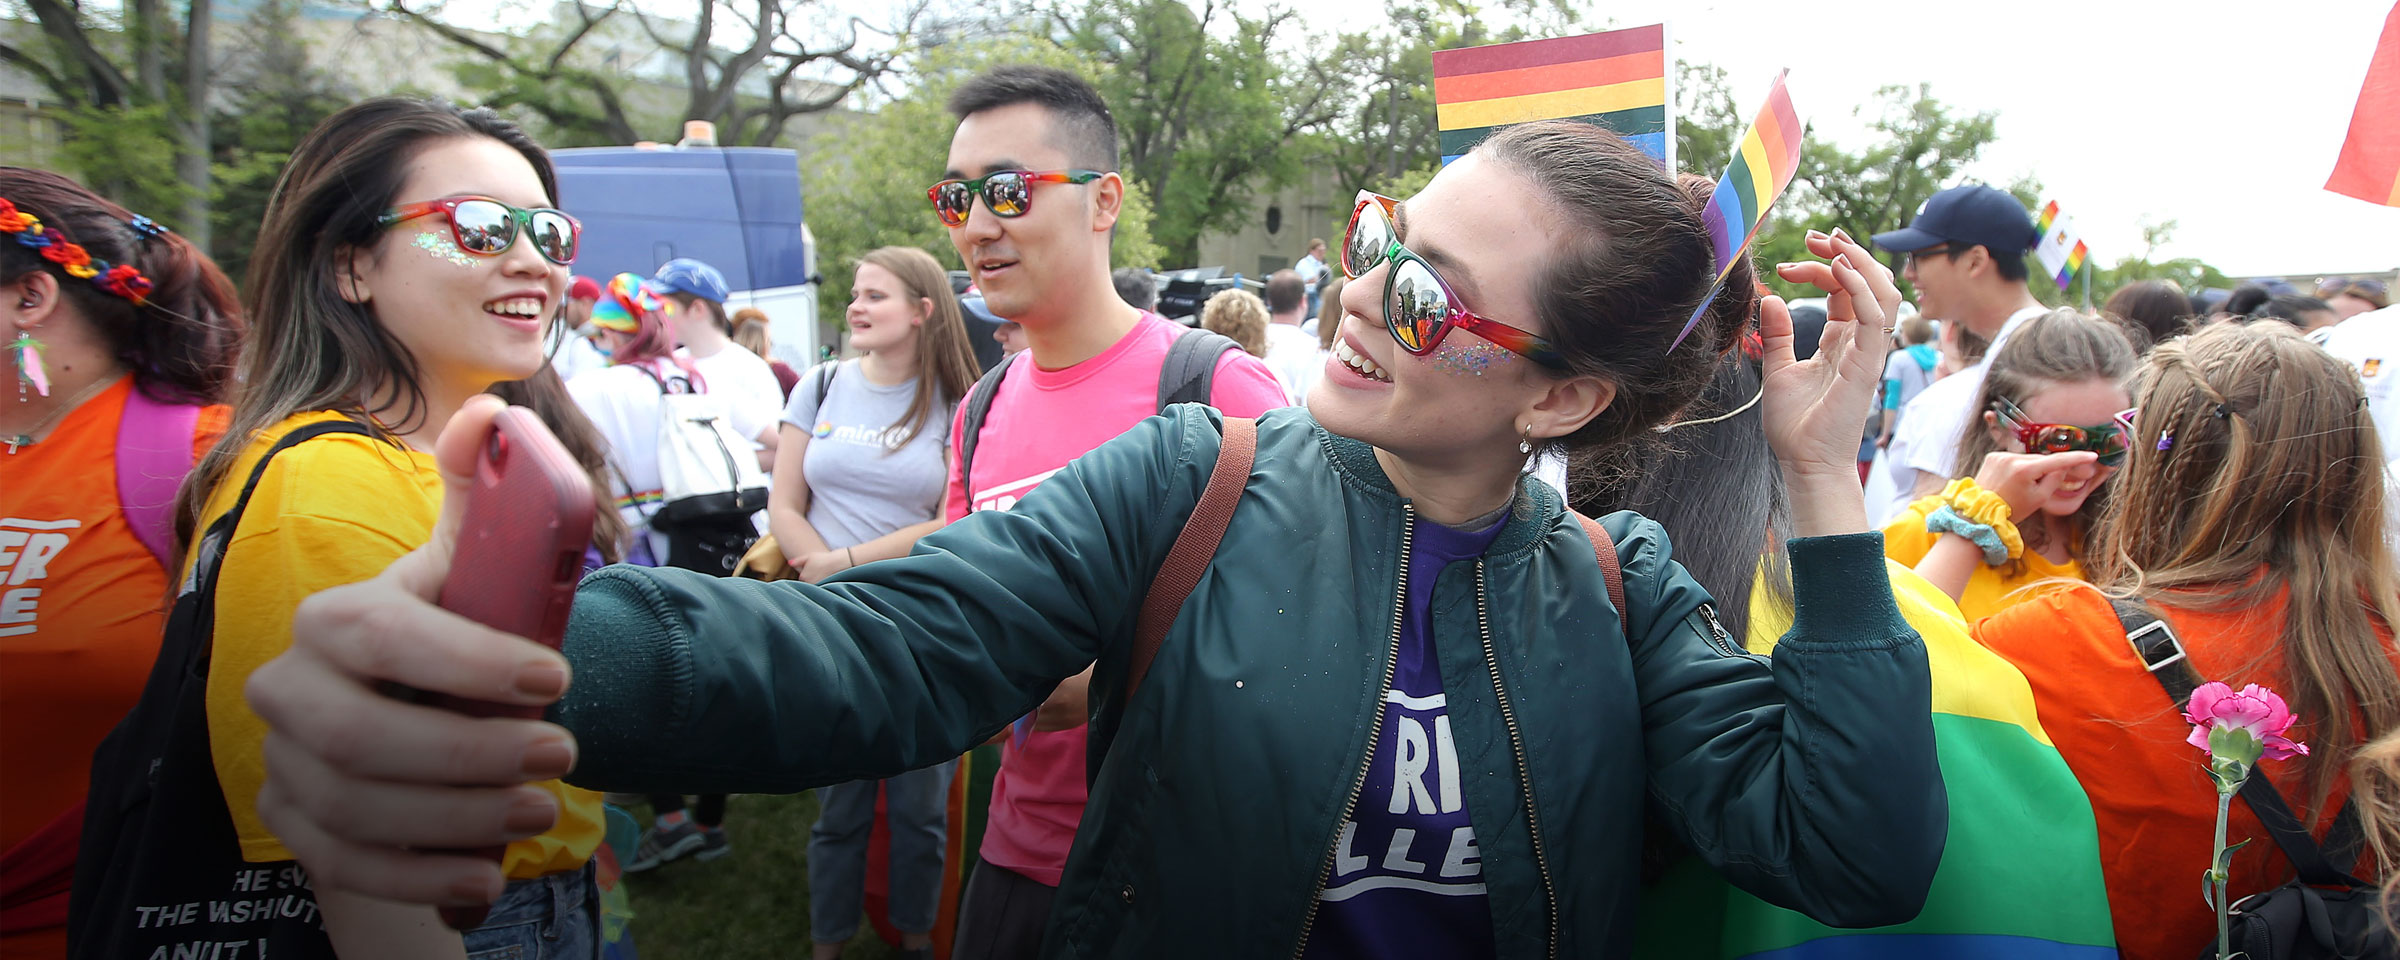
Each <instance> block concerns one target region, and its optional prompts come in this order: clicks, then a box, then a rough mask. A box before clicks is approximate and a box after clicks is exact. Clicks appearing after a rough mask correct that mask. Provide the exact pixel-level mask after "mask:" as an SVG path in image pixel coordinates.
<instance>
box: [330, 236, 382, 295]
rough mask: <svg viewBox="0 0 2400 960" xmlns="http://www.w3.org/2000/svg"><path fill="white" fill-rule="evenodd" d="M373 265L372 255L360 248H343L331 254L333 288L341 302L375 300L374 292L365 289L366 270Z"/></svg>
mask: <svg viewBox="0 0 2400 960" xmlns="http://www.w3.org/2000/svg"><path fill="white" fill-rule="evenodd" d="M374 263H375V258H374V255H373V254H371V253H368V252H367V251H366V249H365V248H362V247H344V248H342V249H340V250H337V251H334V254H333V287H334V290H335V291H336V292H338V293H340V294H341V297H342V299H343V300H347V301H349V302H351V303H366V302H368V301H370V300H373V299H375V291H373V290H370V289H368V288H367V281H366V272H367V268H368V267H371V266H373V265H374Z"/></svg>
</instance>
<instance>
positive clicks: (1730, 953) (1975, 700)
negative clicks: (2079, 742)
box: [1634, 560, 2117, 960]
mask: <svg viewBox="0 0 2400 960" xmlns="http://www.w3.org/2000/svg"><path fill="white" fill-rule="evenodd" d="M1885 563H1886V565H1887V569H1888V571H1889V573H1890V576H1891V577H1892V594H1893V596H1894V598H1895V599H1897V600H1898V601H1899V603H1900V613H1901V615H1903V616H1905V617H1906V618H1907V619H1908V622H1909V624H1910V625H1911V626H1914V627H1916V628H1917V633H1918V634H1919V635H1921V636H1923V637H1924V638H1925V655H1926V661H1927V665H1928V667H1929V668H1930V670H1931V672H1932V679H1933V737H1934V750H1935V752H1936V754H1937V755H1938V756H1939V757H1940V759H1941V765H1942V779H1943V781H1944V782H1945V783H1946V784H1947V786H1948V787H1949V796H1950V835H1949V841H1948V843H1947V844H1946V845H1945V846H1944V848H1943V850H1942V862H1941V866H1940V867H1938V868H1937V869H1936V870H1935V871H1934V875H1933V888H1932V891H1931V892H1930V893H1929V894H1928V895H1927V896H1926V898H1925V910H1924V912H1923V913H1921V914H1919V915H1918V916H1917V918H1916V919H1915V920H1911V921H1909V922H1907V923H1903V924H1899V925H1897V926H1890V927H1875V928H1870V929H1862V930H1843V929H1836V928H1833V927H1828V926H1824V925H1822V924H1819V923H1816V922H1814V921H1811V920H1809V919H1808V918H1806V917H1803V916H1801V915H1800V914H1797V913H1794V912H1792V911H1789V910H1785V909H1783V908H1781V907H1776V906H1771V905H1769V904H1768V903H1767V902H1766V901H1763V900H1760V899H1758V898H1757V897H1753V896H1751V895H1749V894H1747V893H1744V892H1742V891H1741V890H1739V889H1736V888H1735V887H1734V886H1733V885H1732V884H1729V883H1727V882H1725V880H1724V879H1723V878H1722V877H1720V876H1718V875H1717V873H1716V871H1714V870H1711V869H1709V868H1708V866H1707V865H1706V864H1704V863H1702V862H1701V861H1700V860H1699V858H1698V857H1687V858H1685V859H1684V861H1683V862H1681V863H1678V864H1676V865H1675V866H1674V868H1673V869H1672V870H1670V872H1669V873H1668V875H1667V877H1666V879H1664V880H1663V881H1661V882H1659V883H1658V884H1656V885H1654V886H1652V887H1650V888H1649V889H1647V890H1645V891H1643V895H1642V907H1641V914H1640V915H1641V918H1642V919H1641V926H1640V928H1639V929H1638V930H1637V931H1636V943H1635V948H1634V956H1635V957H1637V958H1640V960H1669V958H1672V960H1827V958H1837V957H1838V958H1843V960H1903V958H1910V960H1913V958H1922V957H1945V958H1958V960H2000V958H2009V960H2113V958H2115V957H2116V955H2117V949H2116V934H2115V929H2114V927H2113V926H2112V925H2111V923H2110V920H2109V912H2108V888H2107V886H2106V884H2105V883H2104V882H2103V881H2102V879H2101V875H2100V838H2099V829H2098V827H2097V825H2096V824H2095V823H2094V821H2093V819H2092V804H2091V801H2090V800H2089V799H2088V798H2086V797H2085V796H2084V793H2083V787H2082V786H2081V785H2080V784H2078V783H2077V782H2076V780H2075V773H2074V771H2072V770H2070V769H2068V768H2067V763H2066V760H2065V759H2063V758H2061V757H2060V756H2059V755H2058V748H2057V747H2055V746H2053V745H2052V744H2051V742H2050V736H2049V734H2047V733H2044V732H2043V730H2042V724H2041V721H2040V720H2039V719H2038V717H2037V715H2036V713H2035V712H2034V705H2033V688H2032V686H2031V685H2029V684H2027V683H2026V682H2025V675H2024V674H2022V673H2019V672H2017V669H2016V668H2015V667H2013V666H2011V665H2009V662H2008V661H2007V660H2004V659H2002V658H2001V657H2000V656H1999V655H1998V654H1995V653H1992V652H1991V651H1989V650H1986V649H1984V648H1983V646H1982V645H1981V644H1978V643H1976V642H1975V640H1974V638H1973V637H1972V636H1970V635H1969V634H1968V632H1967V623H1966V620H1965V618H1963V617H1961V616H1960V615H1959V613H1958V606H1957V605H1956V604H1953V603H1951V602H1950V598H1949V597H1947V596H1944V595H1943V594H1942V592H1941V591H1940V590H1937V589H1935V588H1934V587H1933V585H1932V584H1930V583H1927V582H1925V580H1924V578H1922V577H1919V576H1917V574H1916V573H1915V572H1914V571H1911V570H1910V569H1908V568H1907V567H1905V566H1902V565H1900V564H1897V563H1892V562H1891V561H1888V560H1887V561H1885ZM1778 606H1780V604H1778V603H1777V602H1775V601H1773V600H1771V599H1770V598H1769V592H1768V591H1767V590H1766V589H1765V587H1764V586H1763V585H1762V586H1761V587H1760V588H1759V589H1757V590H1754V591H1752V594H1751V603H1750V636H1749V638H1748V646H1749V648H1750V650H1751V651H1752V652H1754V653H1759V654H1762V655H1771V654H1772V653H1773V651H1774V647H1775V642H1776V640H1777V639H1778V638H1780V637H1781V635H1782V634H1783V633H1784V631H1786V630H1787V629H1789V628H1790V626H1791V622H1792V611H1791V610H1789V609H1777V607H1778Z"/></svg>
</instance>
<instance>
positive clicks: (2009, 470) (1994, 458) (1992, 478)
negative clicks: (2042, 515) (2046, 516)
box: [1975, 450, 2100, 523]
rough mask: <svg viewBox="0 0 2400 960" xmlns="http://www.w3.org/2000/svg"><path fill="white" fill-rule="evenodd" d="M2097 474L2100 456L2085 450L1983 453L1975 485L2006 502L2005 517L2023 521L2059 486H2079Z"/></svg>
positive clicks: (1996, 451)
mask: <svg viewBox="0 0 2400 960" xmlns="http://www.w3.org/2000/svg"><path fill="white" fill-rule="evenodd" d="M2099 474H2100V455H2099V454H2096V453H2092V452H2090V451H2088V450H2069V451H2065V452H2063V453H2010V452H2008V451H2005V450H1995V451H1993V452H1991V453H1987V454H1984V456H1983V468H1982V469H1981V470H1977V471H1976V472H1975V485H1976V486H1978V487H1982V488H1984V489H1985V490H1989V491H1991V492H1993V493H1996V494H1999V495H2000V499H2002V500H2006V501H2008V509H2009V520H2011V521H2012V522H2017V523H2023V522H2024V521H2025V519H2026V518H2028V517H2031V516H2033V512H2034V511H2036V510H2039V509H2041V507H2042V504H2044V503H2048V502H2049V501H2050V498H2051V497H2052V496H2054V495H2056V494H2057V493H2058V492H2059V490H2060V489H2061V488H2065V487H2069V486H2071V485H2072V486H2080V485H2082V484H2084V483H2088V482H2090V481H2091V480H2092V479H2093V478H2094V477H2097V476H2099Z"/></svg>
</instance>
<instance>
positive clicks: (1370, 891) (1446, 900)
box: [1304, 518, 1505, 960]
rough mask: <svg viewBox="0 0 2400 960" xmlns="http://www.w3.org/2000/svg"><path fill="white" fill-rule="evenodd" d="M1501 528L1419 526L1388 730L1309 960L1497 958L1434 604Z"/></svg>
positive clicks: (1340, 850)
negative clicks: (1451, 574)
mask: <svg viewBox="0 0 2400 960" xmlns="http://www.w3.org/2000/svg"><path fill="white" fill-rule="evenodd" d="M1503 520H1505V518H1503ZM1501 522H1502V521H1494V522H1493V523H1492V525H1491V526H1489V527H1487V528H1485V529H1483V530H1478V531H1464V530H1454V529H1451V528H1449V527H1445V526H1442V525H1440V524H1437V523H1428V522H1424V521H1418V522H1417V523H1416V532H1415V535H1414V539H1413V542H1412V543H1411V545H1410V548H1409V554H1408V605H1407V607H1406V608H1405V609H1404V610H1403V611H1402V613H1401V619H1400V652H1399V656H1398V658H1397V659H1396V660H1394V661H1393V664H1392V688H1391V691H1390V692H1388V693H1386V694H1385V695H1384V698H1383V717H1382V719H1381V720H1380V721H1379V722H1380V723H1381V724H1382V725H1383V729H1382V731H1381V732H1380V733H1379V734H1378V735H1377V737H1376V740H1375V752H1374V754H1373V755H1372V756H1370V757H1369V758H1368V759H1367V781H1366V785H1365V786H1364V787H1361V788H1360V790H1359V794H1358V804H1357V807H1356V809H1354V810H1353V811H1352V812H1351V818H1350V821H1349V822H1348V823H1344V824H1342V833H1341V837H1340V839H1339V840H1338V841H1337V842H1336V847H1335V850H1334V860H1333V872H1332V874H1331V875H1329V876H1327V877H1326V879H1325V890H1324V891H1323V892H1322V893H1319V894H1318V895H1317V899H1318V900H1319V901H1321V902H1320V903H1319V904H1318V906H1317V919H1316V925H1315V926H1314V927H1312V928H1311V929H1310V931H1309V935H1308V950H1307V952H1306V954H1305V957H1304V960H1350V958H1357V960H1366V958H1378V960H1390V958H1398V957H1426V958H1432V957H1440V958H1444V960H1451V958H1458V960H1477V958H1483V957H1490V956H1492V955H1493V950H1494V948H1493V944H1492V913H1491V907H1490V905H1489V903H1488V902H1487V901H1486V899H1485V896H1484V892H1483V859H1482V855H1481V851H1480V850H1479V849H1477V847H1476V846H1475V828H1474V827H1473V826H1472V825H1471V824H1470V823H1469V822H1468V817H1467V805H1466V802H1465V801H1464V800H1463V799H1461V797H1460V792H1461V791H1460V783H1459V770H1458V751H1457V749H1456V748H1455V747H1453V746H1452V745H1451V740H1450V712H1449V708H1448V706H1447V705H1446V703H1447V701H1446V700H1445V699H1444V696H1443V693H1442V671H1441V665H1440V658H1439V657H1437V656H1436V655H1435V652H1434V646H1433V622H1432V621H1433V618H1432V615H1431V610H1430V607H1431V606H1432V604H1433V584H1434V580H1435V578H1437V577H1439V576H1441V573H1442V569H1443V568H1444V567H1447V566H1449V565H1450V564H1451V563H1453V562H1457V561H1471V560H1473V559H1475V558H1476V557H1480V556H1482V555H1483V551H1484V549H1485V548H1487V547H1490V546H1491V545H1492V541H1493V540H1494V539H1495V538H1497V537H1499V535H1500V526H1501Z"/></svg>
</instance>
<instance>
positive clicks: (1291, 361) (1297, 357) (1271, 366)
mask: <svg viewBox="0 0 2400 960" xmlns="http://www.w3.org/2000/svg"><path fill="white" fill-rule="evenodd" d="M1260 359H1262V360H1265V361H1266V362H1267V369H1268V370H1269V371H1271V372H1273V373H1274V374H1275V380H1276V382H1278V383H1281V384H1283V395H1284V397H1285V398H1286V399H1288V400H1290V401H1291V402H1292V406H1295V407H1298V406H1305V405H1306V404H1307V403H1308V388H1310V387H1313V386H1315V385H1316V383H1317V377H1318V376H1320V375H1322V374H1324V372H1325V352H1324V351H1322V350H1319V349H1317V338H1315V337H1312V336H1309V335H1308V334H1307V333H1306V332H1304V331H1302V330H1301V329H1300V328H1299V327H1297V326H1293V325H1292V324H1288V323H1269V324H1267V355H1266V356H1264V357H1261V358H1260Z"/></svg>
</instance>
